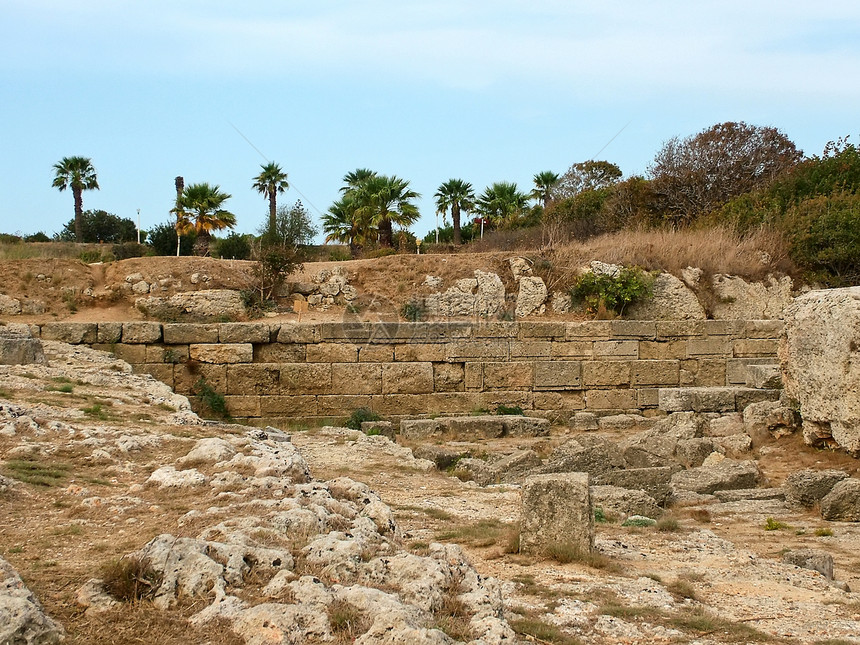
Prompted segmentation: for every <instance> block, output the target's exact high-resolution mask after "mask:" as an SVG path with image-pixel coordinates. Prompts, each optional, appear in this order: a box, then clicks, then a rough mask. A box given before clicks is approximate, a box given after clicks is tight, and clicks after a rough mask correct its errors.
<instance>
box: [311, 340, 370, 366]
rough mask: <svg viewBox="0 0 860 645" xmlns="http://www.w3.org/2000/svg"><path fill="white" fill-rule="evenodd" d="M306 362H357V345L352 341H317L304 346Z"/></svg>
mask: <svg viewBox="0 0 860 645" xmlns="http://www.w3.org/2000/svg"><path fill="white" fill-rule="evenodd" d="M305 360H306V361H307V362H308V363H357V362H358V346H357V345H353V344H352V343H319V344H313V345H307V346H306V353H305Z"/></svg>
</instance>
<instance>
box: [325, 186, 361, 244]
mask: <svg viewBox="0 0 860 645" xmlns="http://www.w3.org/2000/svg"><path fill="white" fill-rule="evenodd" d="M357 209H358V204H357V203H356V201H355V196H354V195H353V194H351V193H347V194H346V195H344V196H343V197H341V198H340V199H339V200H337V201H336V202H335V203H334V204H332V205H331V206H330V207H329V209H328V213H326V214H325V215H323V217H322V222H323V232H325V233H326V238H325V241H326V242H340V243H342V244H348V245H349V251H350V253H352V255H355V254H356V253H357V252H358V250H359V249H360V248H361V247H362V246H363V245H364V244H365V243H366V242H367V233H368V226H367V225H366V223H365V222H362V220H361V218H360V217H359V215H358V214H357V213H356V210H357Z"/></svg>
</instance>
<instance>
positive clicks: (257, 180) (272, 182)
mask: <svg viewBox="0 0 860 645" xmlns="http://www.w3.org/2000/svg"><path fill="white" fill-rule="evenodd" d="M260 167H261V168H262V169H263V170H262V171H261V172H260V174H259V175H257V176H256V177H254V188H255V189H256V190H257V192H258V193H260V194H261V195H265V196H266V197H267V198H268V199H269V230H270V231H274V230H275V228H276V227H277V222H276V219H277V199H278V193H283V192H284V191H285V190H287V189H288V188H289V187H290V184H289V182H287V173H285V172H284V171H283V170H282V169H281V167H280V166H279V165H278V164H276V163H275V162H274V161H270V162H269V163H267V164H261V165H260Z"/></svg>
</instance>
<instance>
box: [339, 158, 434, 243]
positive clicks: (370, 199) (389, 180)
mask: <svg viewBox="0 0 860 645" xmlns="http://www.w3.org/2000/svg"><path fill="white" fill-rule="evenodd" d="M354 195H355V200H356V201H357V203H358V208H357V209H356V213H357V214H358V216H359V218H360V219H362V220H366V221H367V222H369V224H370V225H371V226H373V227H374V228H376V230H377V231H378V233H379V244H380V246H386V247H391V246H393V238H394V235H393V231H392V225H393V224H397V225H398V226H401V227H404V228H405V227H407V226H409V225H410V224H413V223H414V222H416V221H417V220H418V218H419V217H420V213H419V212H418V207H417V206H416V205H415V204H414V203H413V202H412V200H414V199H418V198H419V197H420V196H421V195H419V194H418V193H417V192H415V191H414V190H412V189H411V188H409V181H407V180H406V179H401V178H400V177H395V176H394V175H391V176H387V175H376V174H374V175H373V176H371V177H368V178H367V179H365V180H364V181H362V182H361V184H360V185H359V186H358V188H356V189H355V191H354Z"/></svg>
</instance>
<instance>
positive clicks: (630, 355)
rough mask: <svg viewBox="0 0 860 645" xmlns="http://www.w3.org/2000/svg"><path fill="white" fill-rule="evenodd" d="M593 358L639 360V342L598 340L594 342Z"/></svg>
mask: <svg viewBox="0 0 860 645" xmlns="http://www.w3.org/2000/svg"><path fill="white" fill-rule="evenodd" d="M594 358H599V359H618V360H625V359H627V360H635V359H637V358H639V341H636V340H598V341H595V342H594Z"/></svg>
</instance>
